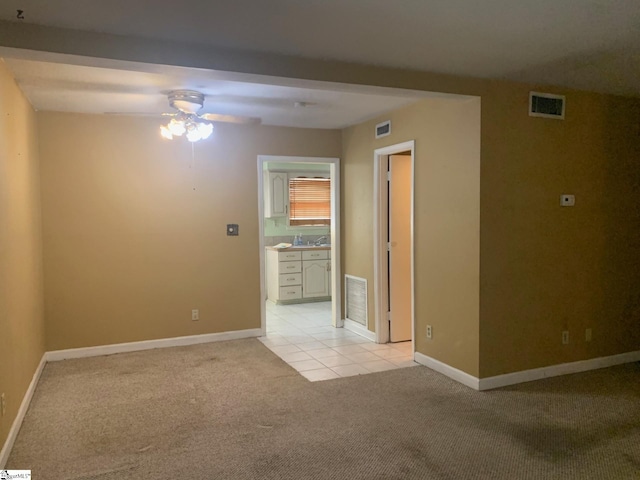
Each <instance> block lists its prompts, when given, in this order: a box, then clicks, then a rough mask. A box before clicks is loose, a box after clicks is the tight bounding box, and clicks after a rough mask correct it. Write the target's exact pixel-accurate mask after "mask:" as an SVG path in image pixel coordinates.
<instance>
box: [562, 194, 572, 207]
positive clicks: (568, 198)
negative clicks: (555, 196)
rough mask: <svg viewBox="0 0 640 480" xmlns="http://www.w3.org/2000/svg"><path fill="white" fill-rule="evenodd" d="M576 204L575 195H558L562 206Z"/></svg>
mask: <svg viewBox="0 0 640 480" xmlns="http://www.w3.org/2000/svg"><path fill="white" fill-rule="evenodd" d="M575 204H576V196H575V195H567V194H564V195H560V205H562V206H563V207H573V206H574V205H575Z"/></svg>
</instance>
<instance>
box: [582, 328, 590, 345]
mask: <svg viewBox="0 0 640 480" xmlns="http://www.w3.org/2000/svg"><path fill="white" fill-rule="evenodd" d="M584 341H585V342H590V341H591V329H590V328H587V329H586V330H585V331H584Z"/></svg>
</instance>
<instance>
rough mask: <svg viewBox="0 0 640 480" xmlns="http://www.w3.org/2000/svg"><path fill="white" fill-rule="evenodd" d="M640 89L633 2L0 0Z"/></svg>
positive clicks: (420, 63)
mask: <svg viewBox="0 0 640 480" xmlns="http://www.w3.org/2000/svg"><path fill="white" fill-rule="evenodd" d="M16 9H23V10H24V16H25V19H24V20H23V21H24V22H30V23H36V24H41V25H49V26H57V27H65V28H73V29H80V30H91V31H100V32H108V33H116V34H121V35H132V36H141V37H149V38H163V39H172V40H179V41H184V42H195V43H200V44H204V45H213V46H218V47H230V48H239V49H245V50H251V51H264V52H273V53H282V54H290V55H296V56H301V57H310V58H328V59H337V60H344V61H351V62H358V63H365V64H375V65H385V66H391V67H401V68H410V69H415V70H423V71H431V72H441V73H451V74H457V75H465V76H475V77H485V78H505V79H513V80H522V81H530V82H534V83H541V84H554V85H559V86H568V87H573V88H578V89H586V90H593V91H599V92H607V93H617V94H625V95H636V96H638V95H640V28H639V26H640V1H638V0H483V1H478V0H394V1H392V0H322V1H319V0H306V1H300V0H269V1H258V0H234V1H229V0H182V1H180V2H176V1H175V0H172V1H169V0H136V1H131V0H109V1H108V2H107V1H104V0H83V1H82V2H77V1H73V0H57V1H51V0H29V1H26V2H25V1H24V0H3V2H2V7H1V8H0V19H4V20H12V21H17V20H16V18H15V17H16Z"/></svg>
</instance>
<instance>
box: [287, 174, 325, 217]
mask: <svg viewBox="0 0 640 480" xmlns="http://www.w3.org/2000/svg"><path fill="white" fill-rule="evenodd" d="M289 225H292V226H330V225H331V179H329V178H308V177H297V178H289Z"/></svg>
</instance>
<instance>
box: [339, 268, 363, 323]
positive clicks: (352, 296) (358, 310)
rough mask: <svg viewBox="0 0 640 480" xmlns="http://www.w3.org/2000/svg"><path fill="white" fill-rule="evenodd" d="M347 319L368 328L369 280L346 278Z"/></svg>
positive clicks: (350, 276)
mask: <svg viewBox="0 0 640 480" xmlns="http://www.w3.org/2000/svg"><path fill="white" fill-rule="evenodd" d="M344 289H345V295H344V297H345V298H346V302H345V312H344V313H345V319H347V320H352V321H354V322H357V323H359V324H360V325H364V326H365V327H366V326H367V280H366V279H364V278H359V277H354V276H353V275H345V276H344Z"/></svg>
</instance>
